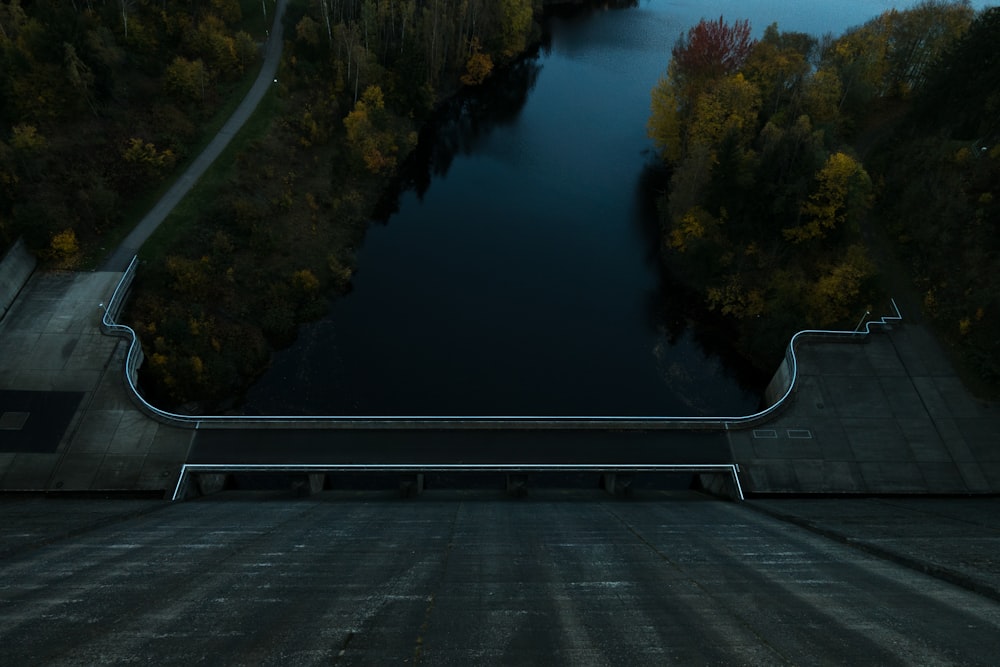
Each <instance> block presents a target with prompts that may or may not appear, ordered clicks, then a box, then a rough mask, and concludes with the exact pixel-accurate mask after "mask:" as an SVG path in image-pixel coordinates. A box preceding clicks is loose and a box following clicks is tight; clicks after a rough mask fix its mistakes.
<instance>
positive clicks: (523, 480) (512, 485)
mask: <svg viewBox="0 0 1000 667" xmlns="http://www.w3.org/2000/svg"><path fill="white" fill-rule="evenodd" d="M507 495H508V496H514V497H515V498H522V497H524V496H526V495H528V476H527V475H525V474H521V473H517V474H510V475H507Z"/></svg>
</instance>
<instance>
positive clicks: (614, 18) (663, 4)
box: [244, 0, 912, 417]
mask: <svg viewBox="0 0 1000 667" xmlns="http://www.w3.org/2000/svg"><path fill="white" fill-rule="evenodd" d="M893 4H896V5H897V6H900V4H901V3H891V2H884V1H882V0H830V1H827V0H815V1H811V2H806V3H803V2H795V1H792V0H780V1H777V0H740V1H739V2H736V1H719V0H716V1H714V2H668V1H666V0H647V1H640V2H639V4H638V5H636V6H634V7H631V8H628V9H617V10H606V11H598V10H580V11H576V12H573V13H572V14H570V15H568V16H557V17H552V18H551V20H550V21H549V25H548V33H549V36H548V38H547V40H546V44H545V45H544V46H543V48H542V49H541V51H540V53H539V54H538V56H537V57H534V58H528V59H526V60H525V61H524V62H523V63H521V65H519V66H518V67H516V68H514V69H513V70H512V71H510V72H507V73H505V74H504V75H503V76H497V77H495V78H494V80H492V81H491V82H490V84H489V85H488V86H486V87H485V89H484V90H482V91H480V92H479V93H477V94H476V95H475V96H472V97H470V98H469V99H468V100H466V101H465V102H464V103H463V104H462V105H460V108H458V109H457V110H454V111H453V113H452V114H451V115H450V116H447V117H446V118H445V119H443V120H442V122H441V123H440V124H439V126H438V127H436V129H435V131H433V132H428V133H426V134H425V136H424V137H423V138H422V146H421V148H420V151H421V158H420V159H418V160H416V161H415V162H416V164H415V165H414V166H413V168H412V173H411V174H409V180H408V182H407V187H404V188H403V189H402V191H401V192H400V193H399V196H398V201H397V202H396V205H395V207H394V208H395V211H394V212H393V213H391V214H390V215H388V216H387V217H386V219H385V220H384V224H380V223H378V222H375V223H373V224H372V226H371V228H370V229H369V231H368V233H367V236H366V238H365V241H364V244H363V247H362V248H360V250H359V253H358V270H357V273H356V274H355V277H354V279H353V281H352V285H353V289H352V291H351V292H350V293H349V294H348V295H347V296H345V297H343V298H339V299H337V300H336V301H335V302H334V303H333V305H332V307H331V309H330V312H329V314H328V315H327V317H326V318H324V319H323V320H321V321H319V322H315V323H312V324H308V325H306V326H304V327H302V328H301V330H300V333H299V336H298V339H297V340H296V342H295V344H294V345H292V346H291V347H290V348H288V349H286V350H282V351H279V352H278V353H276V354H275V357H274V362H273V364H272V367H271V368H270V369H269V371H268V372H267V373H266V374H265V375H264V376H263V377H262V378H261V379H260V380H259V381H258V382H257V383H256V384H255V386H254V387H252V388H251V390H250V391H249V392H248V394H247V397H246V402H245V405H244V410H245V411H246V412H247V413H249V414H287V415H345V416H555V415H563V416H589V417H598V416H665V415H676V416H689V415H715V416H724V415H742V414H748V413H752V412H754V411H755V410H756V408H757V407H758V402H759V397H760V393H761V390H762V388H763V387H762V386H761V384H760V378H754V379H752V380H751V381H746V380H741V379H740V377H739V375H740V374H738V373H737V372H736V370H735V369H734V368H733V367H731V365H729V364H727V363H726V362H724V360H723V359H722V357H720V356H719V355H718V354H717V353H716V352H713V351H712V350H711V349H710V348H708V347H706V346H705V345H704V344H703V343H701V342H700V341H699V338H698V336H697V335H696V328H695V327H693V326H692V325H691V324H690V323H688V322H686V321H685V320H684V319H683V318H681V317H678V315H677V314H676V311H675V309H674V308H672V295H671V294H670V293H669V292H670V290H669V288H668V287H667V283H665V281H664V279H663V276H662V270H661V266H660V259H659V254H658V253H659V249H658V237H657V227H656V225H657V222H656V213H655V204H654V203H653V200H654V197H655V193H654V192H651V191H650V190H651V188H650V187H649V186H648V185H647V180H648V179H646V178H645V175H646V174H647V173H648V167H649V166H650V165H653V164H655V156H654V155H653V154H652V152H651V143H650V141H649V140H648V138H647V137H646V130H645V125H646V119H647V116H648V113H649V93H650V89H651V88H652V87H653V86H654V85H655V84H656V82H657V80H658V78H659V77H660V76H661V74H662V73H663V72H664V71H665V69H666V66H667V63H668V60H669V53H670V48H671V46H672V45H673V43H674V42H675V41H676V39H677V37H678V36H679V35H680V34H681V33H682V32H683V31H686V30H687V29H688V28H689V27H690V26H692V25H694V24H695V23H697V21H698V19H699V18H701V17H703V16H704V17H708V18H714V17H718V16H719V15H724V16H725V17H726V19H727V20H733V19H737V18H748V19H750V21H751V25H752V26H753V28H754V31H755V32H756V33H757V34H760V33H761V32H762V31H763V29H764V28H765V27H766V26H767V25H768V24H770V23H772V22H777V23H778V25H779V28H781V29H782V30H796V31H803V32H810V33H813V34H817V35H819V34H822V33H825V32H834V33H835V34H839V33H840V32H842V31H843V30H844V29H845V28H847V27H850V26H852V25H857V24H860V23H863V22H864V21H865V20H867V19H869V18H871V17H873V16H875V15H877V14H878V13H880V12H882V11H884V10H885V9H887V8H889V7H891V6H893ZM902 4H903V5H905V4H906V3H902ZM911 4H912V3H911Z"/></svg>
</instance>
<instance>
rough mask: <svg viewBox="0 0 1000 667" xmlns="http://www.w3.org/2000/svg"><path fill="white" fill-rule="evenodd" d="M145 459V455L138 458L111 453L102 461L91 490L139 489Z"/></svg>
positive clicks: (91, 484)
mask: <svg viewBox="0 0 1000 667" xmlns="http://www.w3.org/2000/svg"><path fill="white" fill-rule="evenodd" d="M145 459H146V455H145V453H142V454H140V455H138V456H127V455H122V454H110V453H109V454H108V455H107V456H105V457H104V459H103V460H102V461H101V465H100V466H99V467H98V469H97V472H96V474H95V475H94V479H93V481H91V483H90V488H91V489H92V490H100V489H135V488H137V484H138V481H139V475H140V473H141V471H142V467H143V464H144V463H145Z"/></svg>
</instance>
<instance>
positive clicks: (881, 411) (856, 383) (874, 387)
mask: <svg viewBox="0 0 1000 667" xmlns="http://www.w3.org/2000/svg"><path fill="white" fill-rule="evenodd" d="M850 347H851V349H854V348H855V346H853V345H852V346H850ZM822 382H823V386H824V387H825V389H824V393H825V394H826V395H827V396H829V397H830V398H829V400H830V403H832V405H833V409H834V410H835V412H836V415H837V416H838V417H842V418H846V417H870V416H888V415H890V414H891V410H890V407H889V402H888V400H887V399H886V397H885V394H884V393H883V390H882V387H881V386H880V385H879V383H878V381H877V379H876V378H875V377H874V376H868V377H857V376H839V375H833V376H824V377H823V378H822Z"/></svg>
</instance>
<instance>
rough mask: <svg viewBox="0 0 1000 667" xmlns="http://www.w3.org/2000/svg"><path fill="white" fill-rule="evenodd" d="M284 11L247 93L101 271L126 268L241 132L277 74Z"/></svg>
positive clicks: (277, 15) (279, 9) (278, 10)
mask: <svg viewBox="0 0 1000 667" xmlns="http://www.w3.org/2000/svg"><path fill="white" fill-rule="evenodd" d="M284 14H285V0H278V2H277V6H276V7H275V11H274V24H273V25H272V26H271V35H270V38H269V39H268V41H267V44H266V46H265V51H264V62H263V64H262V65H261V68H260V74H258V75H257V80H256V81H254V84H253V87H252V88H251V89H250V92H248V93H247V95H246V97H244V98H243V101H242V102H240V105H239V106H238V107H237V108H236V111H234V112H233V115H232V116H230V117H229V120H227V121H226V124H225V125H223V126H222V129H221V130H219V132H218V134H216V135H215V138H214V139H212V141H211V142H210V143H209V144H208V146H206V147H205V150H203V151H202V152H201V155H199V156H198V157H197V158H195V160H194V162H192V163H191V164H190V165H189V166H188V168H187V169H186V170H185V171H184V173H183V174H181V175H180V177H179V178H178V179H177V180H176V181H174V184H173V185H172V186H171V187H170V189H169V190H167V192H166V194H164V195H163V197H162V198H161V199H160V201H158V202H157V203H156V205H155V206H154V207H153V208H152V210H150V212H149V213H147V214H146V215H145V217H143V219H142V220H140V221H139V224H137V225H136V226H135V229H133V230H132V231H131V232H130V233H129V235H128V236H127V237H125V240H124V241H122V242H121V244H120V245H119V246H118V248H117V249H116V250H115V251H114V252H113V253H111V255H110V256H109V257H108V259H107V260H105V262H104V264H103V265H102V266H101V271H124V270H125V269H126V268H128V264H129V262H131V261H132V257H134V256H135V254H136V253H138V252H139V248H141V247H142V244H143V243H145V242H146V239H148V238H149V237H150V236H151V235H152V234H153V232H155V231H156V228H157V227H159V226H160V224H161V223H162V222H163V221H164V220H165V219H166V218H167V216H168V215H170V212H171V211H173V210H174V207H175V206H177V204H179V203H180V202H181V200H182V199H184V197H185V195H187V193H188V192H189V191H190V190H191V188H192V187H193V186H194V184H195V183H197V182H198V179H200V178H201V177H202V175H203V174H204V173H205V172H206V171H207V170H208V168H209V167H210V166H211V165H212V163H213V162H215V160H216V158H218V157H219V155H221V154H222V151H223V150H225V148H226V146H228V145H229V142H230V141H231V140H232V138H233V137H235V136H236V133H237V132H239V131H240V128H242V127H243V125H244V123H246V121H247V119H248V118H250V116H251V115H253V112H254V111H255V110H256V109H257V105H258V104H260V101H261V100H262V99H264V95H265V94H266V93H267V91H268V89H269V88H270V87H271V86H272V85H273V84H274V82H275V80H276V79H275V78H274V75H275V74H277V72H278V64H279V63H280V62H281V49H282V45H283V36H282V32H283V25H282V22H281V20H282V17H283V16H284Z"/></svg>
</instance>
